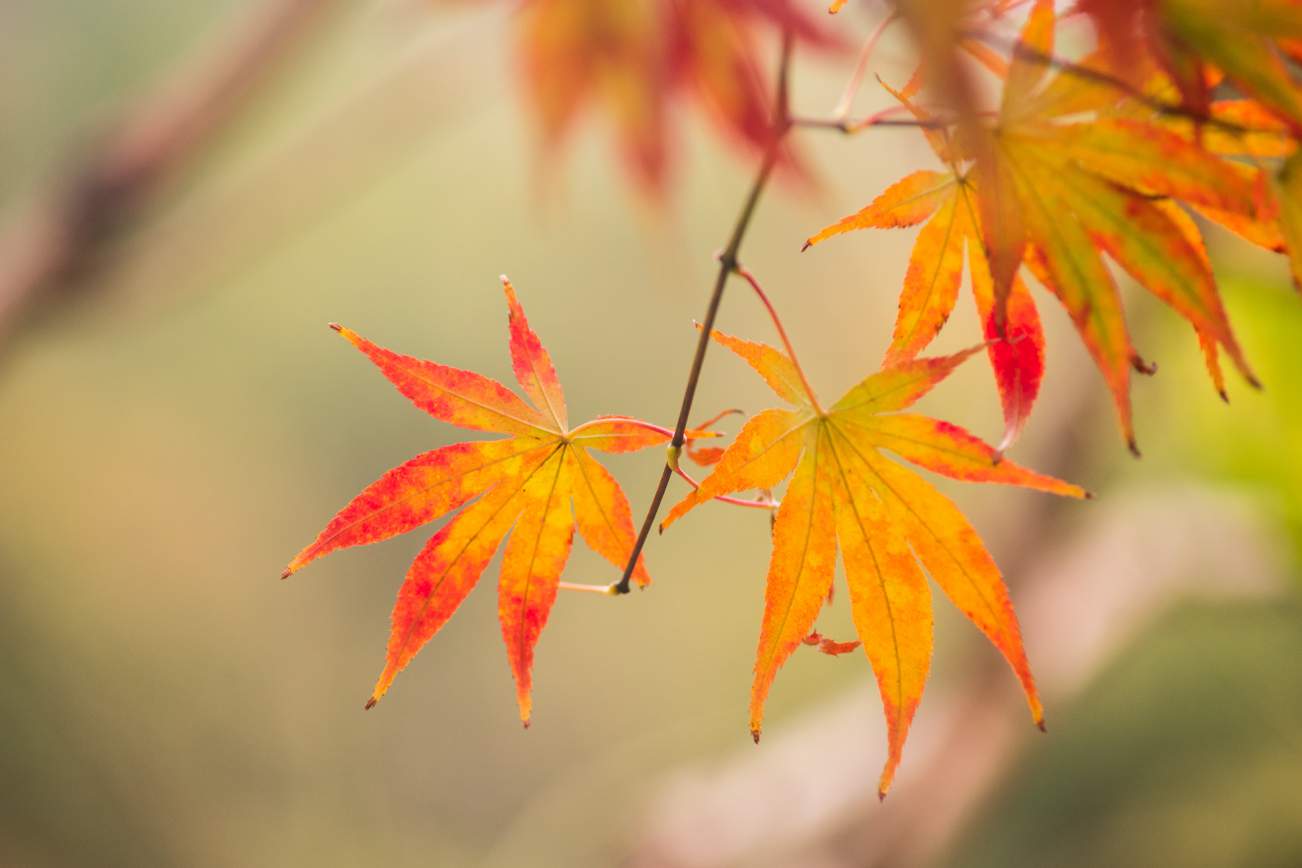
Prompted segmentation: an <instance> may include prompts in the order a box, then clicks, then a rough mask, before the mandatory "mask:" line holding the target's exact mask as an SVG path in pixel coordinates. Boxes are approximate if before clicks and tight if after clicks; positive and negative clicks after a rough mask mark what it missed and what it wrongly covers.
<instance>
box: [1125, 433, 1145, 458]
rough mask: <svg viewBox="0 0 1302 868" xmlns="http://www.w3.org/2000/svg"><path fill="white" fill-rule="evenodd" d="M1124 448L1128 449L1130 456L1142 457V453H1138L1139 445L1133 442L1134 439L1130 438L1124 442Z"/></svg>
mask: <svg viewBox="0 0 1302 868" xmlns="http://www.w3.org/2000/svg"><path fill="white" fill-rule="evenodd" d="M1126 446H1127V447H1129V449H1130V454H1131V455H1133V456H1135V457H1136V458H1143V457H1144V453H1142V452H1140V451H1139V444H1138V443H1137V442H1135V438H1134V437H1131V438H1130V439H1129V440H1127V441H1126Z"/></svg>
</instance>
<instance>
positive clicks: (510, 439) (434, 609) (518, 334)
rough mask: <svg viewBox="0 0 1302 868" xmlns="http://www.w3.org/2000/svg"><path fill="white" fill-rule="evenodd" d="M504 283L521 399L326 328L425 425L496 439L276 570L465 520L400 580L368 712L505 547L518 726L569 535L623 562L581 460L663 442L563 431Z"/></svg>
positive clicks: (625, 543) (625, 549)
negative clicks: (432, 422) (428, 420)
mask: <svg viewBox="0 0 1302 868" xmlns="http://www.w3.org/2000/svg"><path fill="white" fill-rule="evenodd" d="M502 283H503V286H504V288H505V290H506V300H507V304H508V308H509V312H510V317H509V325H510V349H511V362H512V367H513V369H514V371H515V375H516V379H517V380H519V383H520V387H521V389H522V390H523V392H524V395H525V397H524V398H521V397H520V396H519V395H517V394H516V393H514V392H512V391H511V390H510V389H508V388H507V387H505V386H503V385H502V384H501V383H498V382H497V381H495V380H491V379H489V378H488V377H484V376H482V375H480V374H476V373H472V372H470V371H464V370H459V369H457V368H451V367H447V366H444V365H440V364H436V363H434V362H427V361H423V360H421V359H417V358H413V357H411V356H404V355H400V354H398V353H395V352H392V351H390V350H387V349H384V348H383V347H379V346H376V345H375V344H373V343H371V342H370V341H368V340H366V339H365V338H363V337H362V336H361V335H358V334H357V333H356V332H354V331H352V330H350V329H346V328H343V327H342V326H336V325H332V326H331V327H332V328H334V329H335V330H336V331H338V332H339V333H340V334H341V335H343V336H344V338H346V339H347V340H348V341H349V342H350V343H352V344H353V345H354V346H355V347H357V348H358V349H359V350H361V351H362V352H363V353H364V354H365V355H366V356H367V357H368V358H369V359H370V360H371V361H372V362H374V363H375V365H376V367H378V368H379V369H380V371H381V373H383V374H384V376H385V377H387V378H388V379H389V381H390V382H392V383H393V385H394V386H396V387H397V389H398V391H399V392H401V393H402V394H403V395H405V396H406V397H407V398H408V399H409V400H410V401H411V402H412V403H413V404H415V405H416V406H417V407H419V408H420V409H422V410H424V411H425V412H427V413H429V414H430V415H431V416H434V417H435V418H437V419H441V420H443V421H445V422H450V423H452V424H454V425H458V426H460V427H462V428H471V429H475V430H480V431H492V432H497V433H500V434H506V435H508V436H507V437H506V438H505V439H500V440H480V441H472V442H466V443H457V444H455V445H452V446H445V447H442V448H440V449H435V450H433V451H431V452H426V453H424V454H422V455H418V456H416V457H415V458H413V459H411V460H410V461H408V462H407V463H405V464H402V465H400V466H398V467H395V468H394V469H392V470H390V471H388V472H387V473H385V474H384V475H383V476H381V477H380V478H379V479H378V480H376V481H375V482H374V483H372V484H371V485H369V486H368V487H367V488H366V489H365V490H364V491H363V492H362V493H361V494H359V495H358V496H357V497H356V498H355V499H354V500H353V501H352V502H351V503H349V504H348V505H347V506H345V507H344V508H343V509H342V510H340V511H339V513H338V514H337V515H336V516H335V517H334V518H333V519H331V521H330V523H329V524H328V525H326V528H325V530H323V531H322V532H321V534H320V536H318V537H317V539H316V541H315V542H313V543H312V544H311V545H309V546H308V547H307V548H305V549H303V550H302V551H301V552H299V554H298V555H297V556H296V557H295V558H294V559H293V560H292V561H291V562H290V564H289V568H288V569H287V570H285V576H289V575H290V574H291V573H294V572H296V571H297V570H299V569H302V568H303V567H304V566H306V565H307V564H309V563H311V562H312V561H314V560H316V559H317V558H319V557H322V556H323V555H327V554H330V553H331V552H333V551H336V550H338V549H342V548H346V547H348V546H355V545H362V544H365V543H373V542H379V541H381V540H385V539H388V538H390V537H392V536H396V535H397V534H400V533H404V532H406V531H409V530H413V529H415V528H417V527H419V526H421V525H423V524H427V523H429V522H431V521H434V520H435V519H438V518H440V517H442V516H444V515H447V514H448V513H450V512H452V511H454V510H457V509H459V508H462V507H464V508H462V509H461V511H460V512H459V513H458V514H457V515H456V516H455V517H454V518H453V519H452V520H451V521H449V522H448V523H447V524H445V525H444V526H443V527H442V528H441V529H440V530H439V531H438V532H437V533H435V534H434V536H433V537H431V538H430V540H429V542H428V543H426V545H425V547H424V549H422V550H421V552H420V554H419V555H417V556H416V560H415V562H414V563H412V565H411V569H410V570H409V571H408V573H407V578H406V580H405V581H404V582H403V585H402V588H401V590H400V591H399V592H398V600H397V604H396V605H395V607H394V610H393V629H392V632H391V634H390V637H389V646H388V653H387V655H386V659H385V665H384V669H383V672H382V673H381V674H380V678H379V681H378V682H377V683H376V685H375V690H374V691H373V692H372V694H371V698H370V701H369V702H368V703H367V707H368V708H369V707H370V706H372V705H374V704H375V703H376V702H377V701H379V699H380V697H382V696H383V695H384V693H385V691H387V690H388V689H389V685H390V684H391V683H392V682H393V679H394V677H395V676H396V675H397V674H398V673H399V672H400V671H401V670H402V669H403V668H404V667H405V666H406V665H407V664H408V663H409V662H410V661H411V659H412V658H413V657H414V656H415V655H416V653H417V652H418V651H419V650H420V649H421V647H422V646H423V645H424V644H425V643H426V642H428V641H429V640H430V639H431V638H433V637H434V635H435V634H436V633H438V631H439V630H440V629H441V628H442V627H443V625H444V624H445V623H447V621H448V619H449V618H451V617H452V614H453V612H455V611H456V609H457V607H458V606H460V605H461V602H462V601H463V600H464V599H465V598H466V595H467V594H469V593H470V591H471V589H472V588H474V586H475V584H476V582H478V580H479V577H480V574H481V573H482V572H483V571H484V568H485V566H487V564H488V562H489V560H490V559H492V557H493V554H494V552H496V551H497V548H498V546H499V545H500V544H501V543H502V541H503V540H504V539H506V538H507V536H508V534H509V535H510V539H509V540H507V543H506V551H505V554H504V556H503V560H502V569H501V578H500V582H499V587H498V599H499V604H498V612H499V616H500V620H501V624H502V638H503V640H504V641H505V642H506V650H507V657H508V658H509V660H510V664H511V672H512V673H513V674H514V676H515V682H516V688H517V698H518V701H519V706H520V718H521V720H523V721H524V723H525V725H526V726H527V725H528V724H529V720H530V715H531V708H532V700H531V696H530V691H531V685H532V668H533V658H534V646H535V644H536V643H537V641H538V636H539V634H540V633H541V632H542V629H543V627H544V625H545V624H546V623H547V617H548V615H549V613H550V612H551V609H552V604H553V603H554V602H555V599H556V593H557V590H558V587H559V583H560V578H561V572H562V571H563V570H564V568H565V563H566V560H567V559H568V557H569V554H570V547H571V542H572V539H573V536H574V529H575V527H576V525H577V527H578V530H579V533H580V534H581V535H582V536H583V538H584V539H585V540H586V541H587V543H588V545H589V546H591V547H592V549H593V550H594V551H595V552H597V553H598V554H600V555H601V556H602V557H604V558H606V559H607V560H609V561H610V562H611V563H612V564H614V565H615V566H617V567H620V568H621V569H622V568H623V567H624V565H625V563H626V562H627V559H628V557H629V555H630V554H631V552H632V548H633V539H634V535H633V522H632V516H631V514H630V511H629V505H628V501H627V499H626V498H625V497H624V492H623V491H622V490H621V489H620V487H619V484H618V483H617V482H616V481H615V479H614V477H612V476H611V475H610V473H609V472H608V471H607V470H606V469H605V468H604V467H602V466H601V464H600V463H598V462H597V461H596V460H595V459H594V458H593V457H592V455H591V450H594V449H595V450H598V451H601V452H631V451H634V450H638V449H643V448H645V447H648V446H654V445H657V444H662V443H665V442H666V441H668V439H669V436H670V433H671V432H669V431H667V430H665V429H663V428H659V427H657V426H654V425H650V424H648V423H646V422H641V421H639V420H636V419H630V418H627V417H622V416H605V417H598V418H597V419H594V420H593V421H591V422H585V423H584V424H582V425H579V426H577V427H575V428H570V427H569V422H568V419H567V416H566V409H565V396H564V393H563V392H562V390H561V385H560V381H559V380H558V379H557V376H556V370H555V368H553V367H552V362H551V358H550V357H549V356H548V354H547V351H546V349H544V348H543V346H542V344H541V342H540V341H539V340H538V336H537V335H536V334H535V333H534V331H533V330H532V329H531V328H530V327H529V323H528V321H527V320H526V319H525V315H524V310H523V309H522V308H521V306H520V304H519V302H518V301H517V299H516V295H515V290H514V289H513V288H512V286H511V284H510V282H508V281H507V280H506V279H505V278H503V279H502ZM467 504H469V505H467ZM571 504H572V505H573V509H571ZM633 580H634V581H635V582H636V583H637V584H638V585H641V586H645V585H647V584H649V583H650V581H651V577H650V576H649V575H648V574H647V571H646V567H645V565H644V564H643V562H642V560H641V558H640V557H639V559H638V562H637V564H636V567H635V569H634V572H633Z"/></svg>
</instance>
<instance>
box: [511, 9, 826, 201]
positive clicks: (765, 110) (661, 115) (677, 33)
mask: <svg viewBox="0 0 1302 868" xmlns="http://www.w3.org/2000/svg"><path fill="white" fill-rule="evenodd" d="M765 27H780V28H784V29H789V30H790V31H791V33H792V34H793V35H794V37H795V38H797V39H799V40H800V41H801V42H802V43H803V44H805V45H808V46H810V47H813V48H816V49H819V50H824V51H831V50H839V49H841V48H843V47H844V43H843V42H842V41H841V40H840V38H839V37H837V36H834V35H831V34H828V33H827V32H825V31H824V30H823V29H822V28H821V27H819V26H817V25H816V24H815V23H814V21H813V20H812V19H811V18H810V16H809V15H808V14H807V13H806V12H805V11H803V10H802V9H801V8H800V7H799V5H798V4H796V3H795V2H794V0H625V2H619V3H611V2H609V0H528V2H527V3H525V4H523V8H522V10H521V14H520V17H519V21H518V49H517V51H516V55H517V57H518V59H519V62H520V66H521V71H522V73H523V76H522V77H523V86H524V88H525V90H526V92H527V93H528V96H529V102H530V104H531V107H532V109H533V111H534V112H535V114H536V115H537V117H538V121H539V123H540V125H541V128H542V133H543V140H544V146H545V147H546V148H547V149H548V150H549V151H551V152H553V153H554V152H555V151H556V150H557V149H558V146H559V145H560V144H561V143H562V141H563V140H564V139H565V137H566V135H567V134H568V133H569V131H570V130H571V129H572V128H573V126H574V124H575V122H576V121H577V119H578V118H579V116H580V114H581V113H582V111H583V110H584V109H585V108H586V107H588V106H589V105H591V106H592V107H594V108H596V109H598V110H599V111H602V112H604V113H605V114H607V115H608V116H609V117H610V119H611V121H612V122H613V124H614V127H615V133H616V136H617V138H618V140H619V142H620V149H621V151H622V152H623V154H624V158H625V162H626V164H627V166H628V168H629V171H630V174H632V176H633V177H634V178H635V179H636V180H637V181H638V182H639V183H640V184H641V185H642V187H643V188H644V189H645V190H646V191H647V192H648V193H652V194H656V193H659V192H661V191H662V189H663V187H664V184H665V180H666V175H667V172H668V170H669V164H670V156H671V151H672V148H671V144H672V138H673V137H672V133H671V130H670V115H671V114H672V113H671V111H670V104H671V103H672V102H673V101H675V100H678V99H681V98H685V97H686V98H690V99H691V100H693V101H695V102H697V103H699V104H700V106H701V107H702V108H703V109H704V110H705V112H706V114H707V115H709V116H710V117H711V118H713V119H714V120H715V121H716V123H717V126H718V128H719V129H720V130H721V131H722V132H723V133H724V134H725V135H726V136H727V137H728V138H729V139H731V140H732V141H734V142H736V143H738V144H740V145H742V146H743V147H746V148H749V149H751V150H756V151H759V150H763V149H764V148H765V147H767V146H768V144H769V141H770V139H771V137H772V133H773V118H772V105H771V98H770V97H769V96H768V95H767V94H766V93H765V90H764V86H763V83H762V81H761V76H760V73H759V68H760V64H759V60H758V57H759V52H758V50H757V42H758V40H757V38H756V35H757V31H758V30H760V29H761V28H765ZM783 156H784V165H785V166H786V167H787V168H794V167H795V160H794V157H793V156H792V155H791V153H790V152H789V150H784V154H783Z"/></svg>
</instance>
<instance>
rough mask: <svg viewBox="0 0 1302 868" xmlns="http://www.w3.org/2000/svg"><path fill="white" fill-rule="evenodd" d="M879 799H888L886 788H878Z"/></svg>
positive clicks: (880, 800)
mask: <svg viewBox="0 0 1302 868" xmlns="http://www.w3.org/2000/svg"><path fill="white" fill-rule="evenodd" d="M877 801H879V802H884V801H886V790H878V791H877Z"/></svg>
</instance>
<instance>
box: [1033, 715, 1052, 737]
mask: <svg viewBox="0 0 1302 868" xmlns="http://www.w3.org/2000/svg"><path fill="white" fill-rule="evenodd" d="M1035 725H1036V727H1038V728H1039V730H1040V732H1043V733H1046V734H1047V733H1048V732H1049V727H1047V726H1045V724H1044V718H1043V717H1042V718H1040V719H1039V720H1038V721H1036V723H1035Z"/></svg>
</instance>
